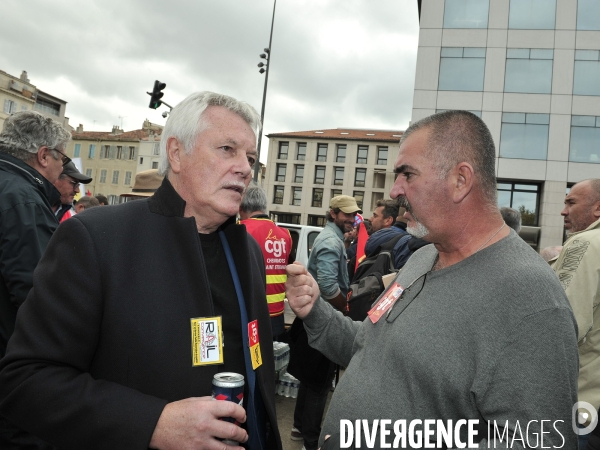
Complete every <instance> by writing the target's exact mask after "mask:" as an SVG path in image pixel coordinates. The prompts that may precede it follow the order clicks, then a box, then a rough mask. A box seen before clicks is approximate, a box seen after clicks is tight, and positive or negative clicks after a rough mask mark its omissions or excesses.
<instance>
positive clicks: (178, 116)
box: [158, 91, 260, 175]
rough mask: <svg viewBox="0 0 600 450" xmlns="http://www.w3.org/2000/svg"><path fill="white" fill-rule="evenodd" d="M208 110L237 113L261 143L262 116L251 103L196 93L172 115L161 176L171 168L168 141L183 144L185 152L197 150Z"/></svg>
mask: <svg viewBox="0 0 600 450" xmlns="http://www.w3.org/2000/svg"><path fill="white" fill-rule="evenodd" d="M209 106H223V107H225V108H227V109H228V110H230V111H231V112H234V113H236V114H237V115H238V116H240V117H241V118H242V119H244V120H245V121H246V122H247V123H248V125H249V126H250V128H252V131H254V135H255V136H256V138H257V139H258V134H259V132H260V116H259V115H258V113H257V112H256V110H255V109H254V108H253V107H252V106H250V105H249V104H248V103H246V102H242V101H240V100H236V99H235V98H233V97H229V96H228V95H224V94H216V93H214V92H209V91H203V92H195V93H193V94H191V95H189V96H188V97H187V98H185V99H184V100H183V101H182V102H181V103H179V104H178V105H177V106H175V108H173V110H172V111H171V113H170V114H169V118H168V119H167V123H166V124H165V128H164V130H163V132H162V136H161V140H160V163H159V166H158V173H159V174H160V175H167V173H168V171H169V169H170V167H171V166H170V164H169V158H168V157H167V141H168V140H169V138H171V137H174V138H177V140H178V141H179V142H181V143H182V144H183V147H184V149H185V152H186V153H190V152H191V151H192V149H193V148H194V142H195V140H196V138H197V137H198V134H199V133H201V132H202V131H203V130H205V129H206V124H205V123H204V121H203V120H202V114H203V113H204V111H205V110H206V108H208V107H209Z"/></svg>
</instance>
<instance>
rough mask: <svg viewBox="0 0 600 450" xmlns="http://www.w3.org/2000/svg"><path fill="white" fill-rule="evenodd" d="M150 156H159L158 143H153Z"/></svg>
mask: <svg viewBox="0 0 600 450" xmlns="http://www.w3.org/2000/svg"><path fill="white" fill-rule="evenodd" d="M152 154H153V155H154V156H158V155H160V142H155V143H154V149H153V150H152Z"/></svg>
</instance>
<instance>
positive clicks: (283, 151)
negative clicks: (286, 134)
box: [277, 142, 290, 159]
mask: <svg viewBox="0 0 600 450" xmlns="http://www.w3.org/2000/svg"><path fill="white" fill-rule="evenodd" d="M289 148H290V143H289V142H280V143H279V153H277V159H288V150H289Z"/></svg>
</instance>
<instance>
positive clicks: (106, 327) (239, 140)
mask: <svg viewBox="0 0 600 450" xmlns="http://www.w3.org/2000/svg"><path fill="white" fill-rule="evenodd" d="M260 129H261V128H260V116H259V115H258V114H257V112H256V110H255V109H254V108H252V107H251V106H250V105H248V104H247V103H244V102H241V101H239V100H236V99H234V98H232V97H229V96H226V95H222V94H217V93H213V92H198V93H194V94H191V95H190V96H188V97H187V98H186V99H184V100H183V101H182V102H181V103H179V104H178V105H177V106H176V107H175V108H173V110H172V111H171V113H170V114H169V118H168V119H167V122H166V124H165V128H164V130H163V133H162V138H161V142H160V158H161V160H160V167H159V171H160V173H161V174H163V175H166V177H165V179H164V180H163V183H162V184H161V186H160V188H159V189H158V190H157V191H156V193H155V194H154V195H153V196H151V197H149V198H147V199H142V200H136V201H133V202H126V203H123V204H119V205H114V206H111V207H110V208H92V209H91V210H89V211H86V212H85V213H83V214H78V215H76V216H74V217H73V218H71V219H70V220H67V221H65V222H64V223H62V224H61V226H59V227H58V229H57V230H56V233H55V235H54V237H53V239H52V241H51V243H50V244H49V246H48V248H47V250H46V252H45V254H44V256H43V257H42V259H41V260H40V263H39V265H38V268H37V269H36V277H35V280H34V288H33V289H32V290H31V293H30V295H29V297H28V298H27V300H26V301H25V303H24V304H23V306H22V307H21V310H20V311H19V317H18V319H17V324H16V326H15V332H14V334H13V337H12V339H11V341H10V343H9V345H8V349H7V352H6V355H5V357H4V358H3V359H2V360H0V415H2V416H3V417H5V418H6V420H7V421H10V423H11V424H13V426H15V427H18V428H21V429H23V430H26V431H27V432H29V433H32V434H34V435H37V436H39V437H40V438H41V439H44V440H45V441H47V442H49V443H51V444H52V445H54V446H56V447H58V448H72V449H114V450H129V449H146V448H156V449H186V448H202V449H204V448H224V447H225V444H224V443H223V442H222V440H223V439H230V440H233V441H237V442H240V443H241V444H243V445H244V446H245V447H246V448H249V449H268V450H281V448H282V446H281V439H280V437H279V431H278V426H277V417H276V414H275V380H274V374H275V366H274V360H273V346H272V337H271V324H270V319H269V311H268V308H267V305H266V302H265V295H266V294H265V266H264V262H263V256H262V253H261V250H260V248H259V247H258V245H257V243H256V241H255V240H254V239H252V238H251V237H250V236H249V235H248V233H247V232H246V229H245V227H243V226H241V225H237V224H236V223H235V222H236V215H237V212H238V208H239V206H240V202H241V201H242V195H243V192H244V189H245V188H246V186H247V185H248V183H249V182H250V180H251V172H252V166H253V165H254V163H255V162H256V158H257V151H256V144H257V136H258V132H259V130H260ZM59 173H60V171H58V172H57V174H56V176H58V174H59ZM60 280H68V282H60ZM32 330H34V331H35V332H32ZM261 344H262V345H261ZM219 372H235V373H237V374H241V375H242V376H243V377H244V381H245V384H244V386H245V387H244V398H243V401H242V404H241V405H240V404H238V401H237V400H236V401H214V400H213V399H212V398H211V393H212V388H213V385H212V381H213V378H214V376H215V374H217V373H219ZM222 418H233V419H234V420H235V423H234V422H230V421H224V420H221V419H222ZM0 447H1V448H5V447H2V446H0ZM9 448H10V447H9Z"/></svg>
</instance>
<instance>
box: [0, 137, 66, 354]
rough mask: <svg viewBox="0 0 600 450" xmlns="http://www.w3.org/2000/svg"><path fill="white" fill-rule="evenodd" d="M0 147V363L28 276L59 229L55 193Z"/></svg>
mask: <svg viewBox="0 0 600 450" xmlns="http://www.w3.org/2000/svg"><path fill="white" fill-rule="evenodd" d="M2 150H3V148H2V147H0V358H2V356H3V355H4V352H5V351H6V343H7V342H8V339H9V338H10V336H11V334H12V332H13V329H14V327H15V320H16V317H17V309H18V307H19V306H20V305H21V304H22V303H23V302H24V301H25V298H27V294H28V293H29V290H30V289H31V286H33V271H34V269H35V267H36V266H37V264H38V262H39V260H40V258H41V257H42V254H43V253H44V250H46V247H47V245H48V242H49V241H50V238H51V237H52V234H53V233H54V231H55V230H56V228H57V227H58V220H56V217H54V213H53V212H52V207H51V205H52V204H54V203H56V202H57V201H58V200H59V198H60V194H59V192H58V190H56V188H55V187H54V186H53V185H52V184H51V183H50V182H49V181H48V180H46V179H45V178H44V177H43V176H42V175H41V174H40V173H39V172H38V171H37V170H35V169H34V168H33V167H31V166H29V165H28V164H25V163H24V162H23V161H21V160H19V159H17V158H14V157H12V156H10V155H7V154H6V153H2Z"/></svg>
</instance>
